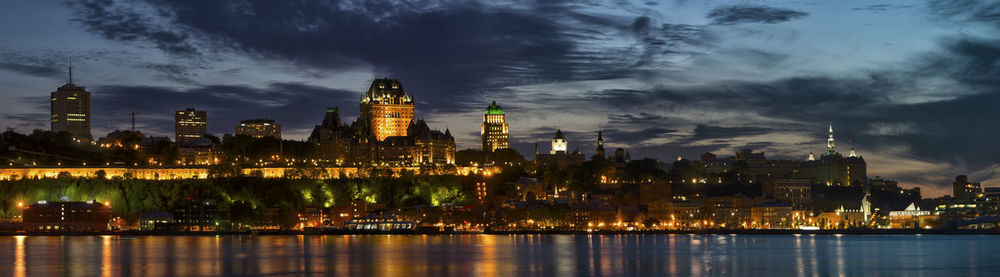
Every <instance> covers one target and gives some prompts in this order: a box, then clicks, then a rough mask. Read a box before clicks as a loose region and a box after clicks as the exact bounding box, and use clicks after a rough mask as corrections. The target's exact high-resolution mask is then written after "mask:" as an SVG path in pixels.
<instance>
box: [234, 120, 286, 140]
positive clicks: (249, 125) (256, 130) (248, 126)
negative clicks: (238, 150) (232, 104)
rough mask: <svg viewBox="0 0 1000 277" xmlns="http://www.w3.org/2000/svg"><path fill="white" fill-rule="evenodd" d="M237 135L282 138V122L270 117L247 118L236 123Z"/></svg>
mask: <svg viewBox="0 0 1000 277" xmlns="http://www.w3.org/2000/svg"><path fill="white" fill-rule="evenodd" d="M235 129H236V130H235V133H236V134H237V135H247V136H251V137H254V138H263V137H273V138H276V139H281V124H278V123H275V122H274V120H270V119H263V118H260V119H247V120H241V121H240V124H236V128H235Z"/></svg>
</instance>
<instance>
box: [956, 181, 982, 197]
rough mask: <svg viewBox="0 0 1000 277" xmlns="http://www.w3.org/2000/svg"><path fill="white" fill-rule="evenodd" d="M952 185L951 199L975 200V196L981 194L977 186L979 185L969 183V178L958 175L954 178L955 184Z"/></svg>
mask: <svg viewBox="0 0 1000 277" xmlns="http://www.w3.org/2000/svg"><path fill="white" fill-rule="evenodd" d="M951 185H952V193H953V194H954V195H952V197H954V198H955V199H962V200H970V199H975V198H976V196H978V195H979V194H981V193H983V189H982V188H981V187H980V186H979V183H972V182H969V176H966V175H958V176H955V182H952V183H951Z"/></svg>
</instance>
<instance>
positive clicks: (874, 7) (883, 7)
mask: <svg viewBox="0 0 1000 277" xmlns="http://www.w3.org/2000/svg"><path fill="white" fill-rule="evenodd" d="M916 6H917V5H896V4H871V5H867V6H862V7H856V8H851V10H852V11H868V12H884V11H891V10H899V9H908V8H913V7H916Z"/></svg>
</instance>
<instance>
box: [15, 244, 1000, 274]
mask: <svg viewBox="0 0 1000 277" xmlns="http://www.w3.org/2000/svg"><path fill="white" fill-rule="evenodd" d="M997 247H1000V238H998V237H995V236H935V235H924V236H920V237H914V236H824V235H819V236H806V235H802V236H792V235H789V236H781V235H771V236H742V235H741V236H732V235H453V236H448V235H443V236H436V235H414V236H259V237H255V238H247V237H240V236H205V237H199V236H185V237H134V238H129V237H117V236H99V237H87V236H70V237H25V236H12V237H0V276H5V275H12V276H47V275H62V276H128V275H141V276H192V275H208V276H212V275H240V276H245V275H327V274H333V275H347V276H359V275H378V276H414V275H421V276H426V275H432V276H440V275H474V276H511V275H516V276H553V275H560V276H562V275H631V274H636V273H658V274H665V275H666V274H677V275H746V276H774V275H777V276H816V275H824V276H853V275H893V276H898V275H934V276H947V275H965V274H970V273H971V274H981V275H994V274H995V273H997V272H1000V258H995V257H994V256H993V255H992V254H993V253H992V250H993V249H996V248H997ZM919 270H933V271H932V272H931V273H928V272H920V271H919ZM989 273H993V274H989Z"/></svg>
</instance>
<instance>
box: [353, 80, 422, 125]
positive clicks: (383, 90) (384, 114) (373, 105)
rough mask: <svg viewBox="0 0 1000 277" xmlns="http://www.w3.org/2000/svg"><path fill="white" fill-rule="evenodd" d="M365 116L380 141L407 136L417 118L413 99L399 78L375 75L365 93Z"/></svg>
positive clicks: (362, 104) (363, 110)
mask: <svg viewBox="0 0 1000 277" xmlns="http://www.w3.org/2000/svg"><path fill="white" fill-rule="evenodd" d="M361 118H364V119H365V120H364V121H365V122H364V123H365V124H367V128H368V129H369V130H370V131H369V132H370V133H371V135H372V136H374V137H375V139H376V140H377V141H383V140H385V138H387V137H405V136H406V129H407V128H408V127H409V126H410V123H411V122H412V121H413V99H412V98H410V96H409V95H407V94H406V91H405V90H403V85H402V84H400V82H399V79H388V78H386V79H375V80H374V81H372V85H371V87H369V88H368V92H367V93H365V95H364V96H362V97H361Z"/></svg>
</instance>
